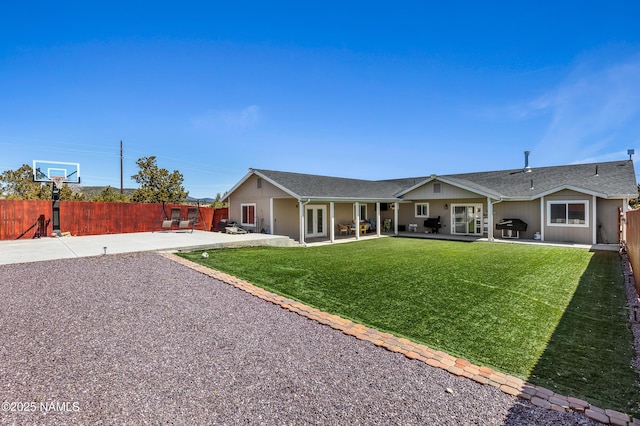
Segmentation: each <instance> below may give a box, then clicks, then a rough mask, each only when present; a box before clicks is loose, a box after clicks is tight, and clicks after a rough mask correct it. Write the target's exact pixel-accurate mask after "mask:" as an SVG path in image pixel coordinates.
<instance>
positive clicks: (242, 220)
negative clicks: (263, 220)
mask: <svg viewBox="0 0 640 426" xmlns="http://www.w3.org/2000/svg"><path fill="white" fill-rule="evenodd" d="M245 206H253V223H250V222H245V221H244V214H243V213H244V207H245ZM257 209H258V208H257V206H256V203H240V226H253V227H256V225H257V222H256V221H257V219H258V218H257V217H256V216H257V215H256V213H257Z"/></svg>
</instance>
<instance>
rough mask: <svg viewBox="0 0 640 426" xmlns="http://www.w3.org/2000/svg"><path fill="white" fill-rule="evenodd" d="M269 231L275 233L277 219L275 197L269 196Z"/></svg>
mask: <svg viewBox="0 0 640 426" xmlns="http://www.w3.org/2000/svg"><path fill="white" fill-rule="evenodd" d="M269 233H270V234H271V235H274V234H275V219H274V217H273V197H271V198H269Z"/></svg>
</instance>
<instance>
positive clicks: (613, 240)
mask: <svg viewBox="0 0 640 426" xmlns="http://www.w3.org/2000/svg"><path fill="white" fill-rule="evenodd" d="M623 203H624V202H623V200H605V199H602V198H598V203H597V205H596V214H597V215H598V223H597V225H598V227H599V228H598V232H597V234H596V238H597V241H598V244H618V243H619V242H620V225H619V219H620V210H619V209H621V208H622V206H623Z"/></svg>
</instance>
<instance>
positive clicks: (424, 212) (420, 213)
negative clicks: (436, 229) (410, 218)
mask: <svg viewBox="0 0 640 426" xmlns="http://www.w3.org/2000/svg"><path fill="white" fill-rule="evenodd" d="M416 217H429V203H416Z"/></svg>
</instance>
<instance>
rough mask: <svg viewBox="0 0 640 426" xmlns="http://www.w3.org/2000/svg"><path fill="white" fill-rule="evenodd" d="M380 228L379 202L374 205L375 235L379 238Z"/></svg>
mask: <svg viewBox="0 0 640 426" xmlns="http://www.w3.org/2000/svg"><path fill="white" fill-rule="evenodd" d="M381 227H382V226H381V225H380V202H377V203H376V235H377V236H378V237H379V236H380V228H381Z"/></svg>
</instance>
